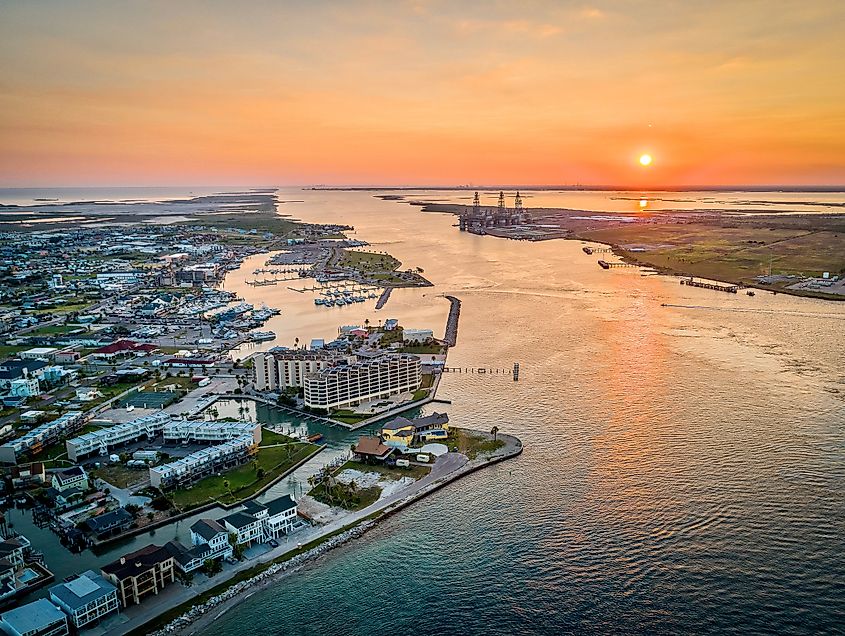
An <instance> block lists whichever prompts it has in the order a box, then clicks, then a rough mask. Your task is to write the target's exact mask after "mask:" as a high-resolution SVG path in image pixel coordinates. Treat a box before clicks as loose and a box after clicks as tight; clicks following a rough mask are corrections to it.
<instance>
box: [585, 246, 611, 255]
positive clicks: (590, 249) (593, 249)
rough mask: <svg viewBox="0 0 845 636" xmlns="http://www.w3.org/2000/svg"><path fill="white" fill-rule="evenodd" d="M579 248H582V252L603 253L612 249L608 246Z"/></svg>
mask: <svg viewBox="0 0 845 636" xmlns="http://www.w3.org/2000/svg"><path fill="white" fill-rule="evenodd" d="M581 249H582V250H584V254H604V253H608V252H612V251H613V248H610V247H582V248H581Z"/></svg>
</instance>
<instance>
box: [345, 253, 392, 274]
mask: <svg viewBox="0 0 845 636" xmlns="http://www.w3.org/2000/svg"><path fill="white" fill-rule="evenodd" d="M401 264H402V263H401V262H400V261H399V260H398V259H396V258H394V257H392V256H390V255H389V254H372V253H370V252H355V251H351V250H345V251H344V253H343V256H342V257H341V259H340V261H339V262H338V265H339V266H340V267H349V268H352V269H357V270H358V271H361V272H392V271H394V270H395V269H396V268H397V267H399V266H400V265H401Z"/></svg>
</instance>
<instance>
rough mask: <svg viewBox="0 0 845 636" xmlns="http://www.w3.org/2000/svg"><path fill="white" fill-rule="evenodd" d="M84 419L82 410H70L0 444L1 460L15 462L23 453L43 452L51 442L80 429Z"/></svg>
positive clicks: (9, 462)
mask: <svg viewBox="0 0 845 636" xmlns="http://www.w3.org/2000/svg"><path fill="white" fill-rule="evenodd" d="M84 419H85V418H84V414H83V413H82V411H69V412H67V413H65V414H64V415H62V416H61V417H59V418H58V419H55V420H53V421H52V422H47V423H46V424H41V425H40V426H36V427H35V428H34V429H32V430H31V431H29V432H27V433H26V435H24V436H22V437H19V438H17V439H13V440H12V441H10V442H7V443H6V444H4V445H3V446H0V462H5V463H8V464H15V463H17V458H18V456H19V455H20V454H21V453H24V452H26V451H29V452H32V453H34V454H35V453H39V452H41V451H42V450H43V449H44V448H46V447H47V446H49V445H50V444H53V443H54V442H58V441H59V440H60V439H61V438H63V437H67V436H68V435H72V434H73V433H76V432H77V431H79V429H81V428H82V424H83V422H84Z"/></svg>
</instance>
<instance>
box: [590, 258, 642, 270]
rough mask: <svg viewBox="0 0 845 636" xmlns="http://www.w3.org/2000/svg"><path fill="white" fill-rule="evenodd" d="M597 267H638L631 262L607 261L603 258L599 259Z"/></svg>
mask: <svg viewBox="0 0 845 636" xmlns="http://www.w3.org/2000/svg"><path fill="white" fill-rule="evenodd" d="M599 267H601V268H602V269H615V268H617V267H639V265H634V264H633V263H609V262H608V261H605V260H599Z"/></svg>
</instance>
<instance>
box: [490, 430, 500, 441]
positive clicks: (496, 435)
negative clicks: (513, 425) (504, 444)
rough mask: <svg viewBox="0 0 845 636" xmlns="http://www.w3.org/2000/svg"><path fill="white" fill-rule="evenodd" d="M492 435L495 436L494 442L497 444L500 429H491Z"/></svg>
mask: <svg viewBox="0 0 845 636" xmlns="http://www.w3.org/2000/svg"><path fill="white" fill-rule="evenodd" d="M490 434H491V435H492V436H493V441H494V442H495V441H496V440H497V439H498V437H499V427H498V426H494V427H493V428H491V429H490Z"/></svg>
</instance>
